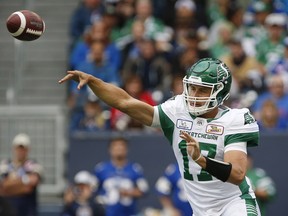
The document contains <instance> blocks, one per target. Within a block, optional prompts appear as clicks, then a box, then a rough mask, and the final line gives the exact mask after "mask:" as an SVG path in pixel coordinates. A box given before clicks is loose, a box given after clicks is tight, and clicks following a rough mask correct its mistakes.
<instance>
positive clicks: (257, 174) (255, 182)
mask: <svg viewBox="0 0 288 216" xmlns="http://www.w3.org/2000/svg"><path fill="white" fill-rule="evenodd" d="M247 155H248V157H247V159H248V161H247V162H248V163H247V166H248V169H247V176H248V177H249V179H250V181H251V184H252V187H253V189H254V192H255V195H256V198H257V202H258V204H259V208H260V211H261V215H262V216H266V215H267V213H266V212H267V207H268V205H269V203H271V201H272V200H273V198H275V196H276V187H275V183H274V181H273V179H272V178H271V177H270V176H269V175H268V174H267V173H266V171H265V170H264V169H261V168H259V167H254V164H253V157H252V155H251V154H250V153H248V154H247Z"/></svg>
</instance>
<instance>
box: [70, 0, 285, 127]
mask: <svg viewBox="0 0 288 216" xmlns="http://www.w3.org/2000/svg"><path fill="white" fill-rule="evenodd" d="M287 4H288V3H287V1H284V0H245V1H240V0H206V1H201V0H169V1H157V0H102V1H101V0H82V1H80V2H79V5H78V6H77V7H76V8H75V10H74V12H73V14H72V16H71V22H70V31H69V33H70V44H69V62H68V69H69V70H82V71H85V72H87V73H90V74H92V75H94V76H96V77H99V78H101V79H103V80H104V81H106V82H109V83H112V84H114V85H117V86H120V87H122V88H123V89H125V90H126V91H127V92H128V93H129V94H130V95H132V96H133V97H135V98H138V99H140V100H142V101H145V102H147V103H149V104H151V105H157V104H159V103H162V102H163V101H165V100H167V99H168V98H170V97H172V96H173V95H176V94H181V93H182V79H183V77H184V76H185V71H186V69H187V68H188V67H189V66H191V65H192V64H193V63H195V62H196V61H197V60H199V59H200V58H204V57H215V58H218V59H221V60H223V61H224V62H225V63H226V64H227V66H228V67H229V68H230V69H231V71H232V76H233V83H232V91H231V95H230V99H229V100H228V104H229V106H231V107H232V108H242V107H248V108H250V109H251V111H252V113H253V114H254V115H255V117H256V119H257V120H258V122H259V126H260V130H261V131H275V130H287V129H288V93H287V91H288V89H287V75H288V37H287V36H288V35H287V30H288V29H287V27H288V26H287V15H288V9H287V8H288V5H287ZM67 104H68V107H69V109H70V124H69V130H70V131H71V132H73V131H105V130H117V131H123V130H127V129H129V130H148V129H147V128H145V127H144V126H143V125H141V124H139V123H138V122H135V121H134V120H132V119H130V117H128V116H127V115H126V114H123V113H121V112H120V111H119V110H115V109H111V108H110V107H107V105H105V104H103V103H102V102H101V101H100V100H99V99H98V98H96V97H95V95H94V94H92V93H91V90H90V89H89V88H88V87H86V88H83V89H81V91H79V90H78V89H77V83H76V82H74V81H71V83H69V87H68V97H67Z"/></svg>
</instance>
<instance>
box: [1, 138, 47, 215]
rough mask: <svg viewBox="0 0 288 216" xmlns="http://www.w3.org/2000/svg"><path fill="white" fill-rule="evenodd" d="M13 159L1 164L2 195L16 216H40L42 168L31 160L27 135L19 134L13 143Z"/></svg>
mask: <svg viewBox="0 0 288 216" xmlns="http://www.w3.org/2000/svg"><path fill="white" fill-rule="evenodd" d="M12 146H13V158H12V159H7V160H3V161H2V162H1V163H0V179H1V181H0V188H1V195H2V196H3V197H4V198H5V199H6V200H7V201H8V202H9V203H10V205H11V206H12V208H13V209H14V210H15V212H16V216H36V215H38V196H37V187H38V186H39V184H40V182H41V177H42V171H43V168H42V166H41V165H40V164H39V163H37V162H35V161H34V160H32V159H29V150H30V148H31V143H30V137H29V136H28V135H27V134H24V133H19V134H17V135H16V136H15V137H14V139H13V141H12Z"/></svg>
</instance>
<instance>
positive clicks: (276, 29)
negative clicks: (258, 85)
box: [256, 13, 286, 73]
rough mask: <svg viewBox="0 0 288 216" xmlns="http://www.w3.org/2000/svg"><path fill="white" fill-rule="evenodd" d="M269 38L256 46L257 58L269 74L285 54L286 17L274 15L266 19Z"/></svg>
mask: <svg viewBox="0 0 288 216" xmlns="http://www.w3.org/2000/svg"><path fill="white" fill-rule="evenodd" d="M265 26H266V29H267V34H266V35H267V37H265V38H263V39H262V40H261V41H259V43H257V44H256V51H257V53H256V58H257V60H258V61H259V62H260V63H261V64H262V65H263V66H264V67H265V69H266V70H267V72H268V73H271V70H272V69H273V68H274V67H275V64H276V63H277V62H278V61H279V59H280V58H282V56H283V54H284V48H285V47H284V43H283V39H284V37H285V34H286V29H285V28H286V16H285V15H284V14H277V13H272V14H269V15H268V16H267V17H266V19H265Z"/></svg>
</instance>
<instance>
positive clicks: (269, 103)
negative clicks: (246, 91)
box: [257, 99, 288, 131]
mask: <svg viewBox="0 0 288 216" xmlns="http://www.w3.org/2000/svg"><path fill="white" fill-rule="evenodd" d="M257 122H258V124H259V129H260V131H281V130H286V129H288V123H287V119H283V118H281V117H280V115H279V110H278V107H277V105H276V104H275V102H274V101H273V100H269V99H268V100H266V101H265V102H264V103H263V106H262V107H261V110H260V119H258V120H257Z"/></svg>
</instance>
